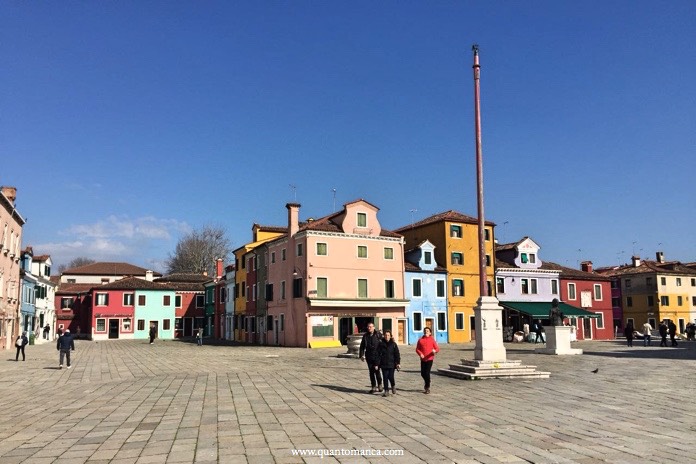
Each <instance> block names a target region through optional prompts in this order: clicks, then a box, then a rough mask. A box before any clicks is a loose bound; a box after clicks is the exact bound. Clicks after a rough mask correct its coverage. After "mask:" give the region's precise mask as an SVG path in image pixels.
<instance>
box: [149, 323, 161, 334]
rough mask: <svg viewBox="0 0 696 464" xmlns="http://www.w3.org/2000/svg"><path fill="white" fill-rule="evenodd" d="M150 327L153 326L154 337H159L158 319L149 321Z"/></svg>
mask: <svg viewBox="0 0 696 464" xmlns="http://www.w3.org/2000/svg"><path fill="white" fill-rule="evenodd" d="M150 327H154V328H155V338H159V322H158V321H150Z"/></svg>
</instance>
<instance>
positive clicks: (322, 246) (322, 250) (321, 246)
mask: <svg viewBox="0 0 696 464" xmlns="http://www.w3.org/2000/svg"><path fill="white" fill-rule="evenodd" d="M327 254H328V249H327V245H326V243H317V256H326V255H327Z"/></svg>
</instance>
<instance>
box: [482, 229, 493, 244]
mask: <svg viewBox="0 0 696 464" xmlns="http://www.w3.org/2000/svg"><path fill="white" fill-rule="evenodd" d="M483 239H484V240H486V241H489V240H490V239H491V231H490V229H483Z"/></svg>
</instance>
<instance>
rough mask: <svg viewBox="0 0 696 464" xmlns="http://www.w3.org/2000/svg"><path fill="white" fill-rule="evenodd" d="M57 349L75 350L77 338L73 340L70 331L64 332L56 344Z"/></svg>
mask: <svg viewBox="0 0 696 464" xmlns="http://www.w3.org/2000/svg"><path fill="white" fill-rule="evenodd" d="M56 349H57V350H74V349H75V340H73V338H72V335H71V334H69V333H64V334H63V335H61V336H60V337H58V344H57V346H56Z"/></svg>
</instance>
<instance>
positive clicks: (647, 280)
mask: <svg viewBox="0 0 696 464" xmlns="http://www.w3.org/2000/svg"><path fill="white" fill-rule="evenodd" d="M645 285H647V286H648V287H650V286H651V285H652V277H646V278H645Z"/></svg>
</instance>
